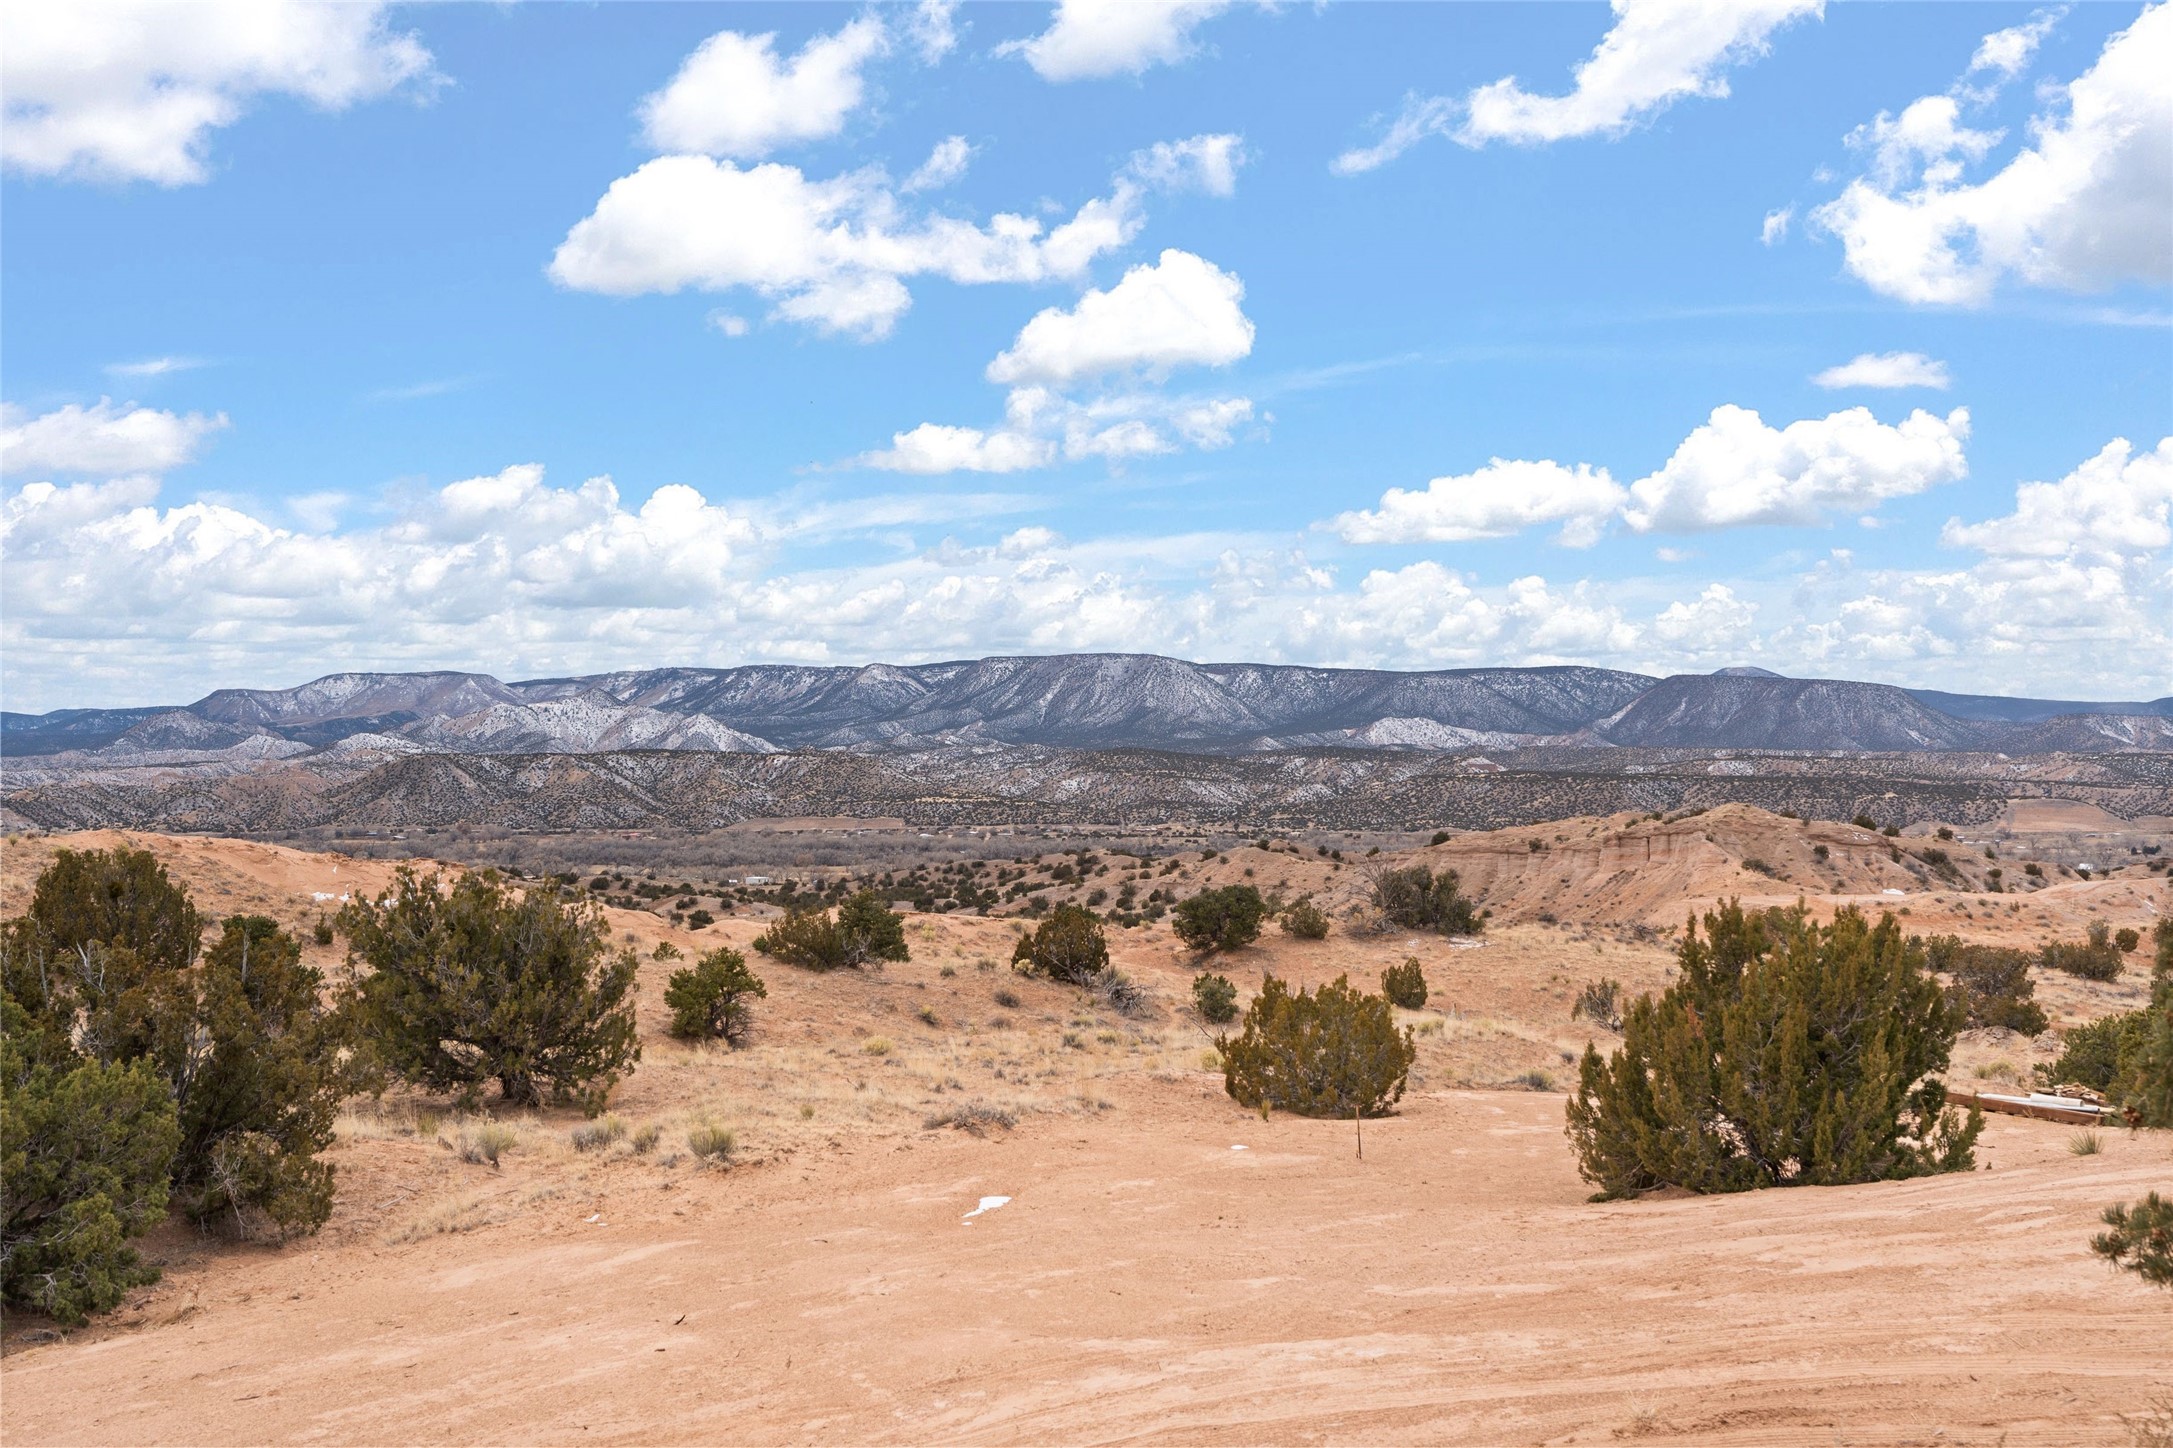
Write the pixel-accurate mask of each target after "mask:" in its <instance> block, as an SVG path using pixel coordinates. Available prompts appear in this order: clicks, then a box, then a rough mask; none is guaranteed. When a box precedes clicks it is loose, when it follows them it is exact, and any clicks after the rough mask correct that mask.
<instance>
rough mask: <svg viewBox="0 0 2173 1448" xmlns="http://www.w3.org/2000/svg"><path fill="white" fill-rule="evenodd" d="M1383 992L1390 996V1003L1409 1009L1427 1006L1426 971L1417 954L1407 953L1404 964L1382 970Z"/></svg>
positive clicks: (1413, 1009)
mask: <svg viewBox="0 0 2173 1448" xmlns="http://www.w3.org/2000/svg"><path fill="white" fill-rule="evenodd" d="M1381 994H1382V995H1384V996H1386V997H1388V1003H1389V1004H1390V1005H1392V1006H1400V1007H1402V1008H1403V1009H1404V1010H1407V1011H1415V1010H1419V1009H1422V1008H1423V1007H1424V1006H1425V1004H1426V972H1425V971H1423V970H1421V969H1419V963H1418V957H1417V956H1415V955H1407V956H1405V957H1404V960H1403V964H1401V965H1392V966H1390V967H1389V968H1388V969H1386V970H1384V971H1382V972H1381Z"/></svg>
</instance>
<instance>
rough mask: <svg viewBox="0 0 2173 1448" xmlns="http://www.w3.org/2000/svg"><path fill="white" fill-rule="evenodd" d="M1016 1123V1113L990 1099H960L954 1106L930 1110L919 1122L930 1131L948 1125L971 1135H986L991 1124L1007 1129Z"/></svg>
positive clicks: (1017, 1119)
mask: <svg viewBox="0 0 2173 1448" xmlns="http://www.w3.org/2000/svg"><path fill="white" fill-rule="evenodd" d="M1018 1124H1019V1118H1018V1113H1016V1112H1014V1111H1011V1110H1009V1109H1008V1108H1006V1107H1002V1106H998V1105H996V1104H995V1103H994V1102H990V1101H961V1102H959V1103H958V1104H957V1105H955V1106H946V1107H944V1108H943V1109H942V1110H941V1111H933V1112H930V1113H929V1114H928V1116H927V1117H926V1118H925V1119H924V1120H923V1121H922V1122H921V1125H922V1126H924V1127H926V1128H927V1129H928V1130H930V1131H937V1130H940V1129H941V1128H943V1127H946V1126H948V1127H950V1128H952V1129H953V1130H955V1131H963V1132H966V1133H968V1134H970V1135H973V1136H986V1135H987V1134H988V1129H989V1128H990V1127H992V1126H1000V1127H1002V1128H1003V1129H1004V1130H1006V1131H1009V1130H1010V1129H1011V1128H1012V1127H1014V1126H1016V1125H1018Z"/></svg>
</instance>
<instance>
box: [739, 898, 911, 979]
mask: <svg viewBox="0 0 2173 1448" xmlns="http://www.w3.org/2000/svg"><path fill="white" fill-rule="evenodd" d="M754 948H755V949H756V950H758V951H760V952H761V953H762V954H764V955H767V956H769V957H771V958H772V959H775V960H781V961H783V962H784V963H785V964H787V965H796V966H799V967H800V968H801V969H803V970H822V971H828V970H847V969H857V968H859V967H861V966H864V965H869V964H873V963H877V962H880V961H885V960H907V959H910V958H911V955H912V952H911V951H910V950H909V949H908V948H907V946H906V943H905V922H904V921H903V920H901V919H899V918H898V916H897V915H896V914H895V913H894V912H893V911H892V910H891V908H890V906H889V905H888V904H887V903H886V902H885V901H884V900H883V899H882V898H881V897H879V896H878V895H877V894H876V893H875V891H873V890H862V891H860V892H858V893H857V894H854V895H852V896H850V897H848V898H847V899H846V900H845V901H844V903H842V904H840V905H839V906H838V907H837V909H836V910H835V911H831V910H825V909H822V908H820V907H815V908H810V909H805V910H794V911H790V912H788V913H787V914H786V916H785V918H784V919H782V920H780V921H778V922H777V923H776V924H775V925H772V926H771V927H770V928H769V929H767V930H765V931H763V932H762V933H761V934H760V935H757V936H756V937H755V938H754Z"/></svg>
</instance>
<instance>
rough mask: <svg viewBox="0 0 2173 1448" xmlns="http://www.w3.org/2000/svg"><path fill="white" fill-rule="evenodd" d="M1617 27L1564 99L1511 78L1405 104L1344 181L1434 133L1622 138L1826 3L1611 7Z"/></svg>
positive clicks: (1340, 166) (1646, 0) (1517, 140)
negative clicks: (1458, 93) (1532, 89)
mask: <svg viewBox="0 0 2173 1448" xmlns="http://www.w3.org/2000/svg"><path fill="white" fill-rule="evenodd" d="M1613 9H1614V13H1615V23H1614V25H1613V26H1612V27H1611V28H1610V29H1609V30H1608V32H1607V34H1606V35H1605V36H1603V37H1602V38H1601V40H1600V43H1599V45H1598V47H1597V48H1596V49H1594V50H1593V52H1592V55H1591V57H1590V58H1589V59H1587V60H1585V61H1583V62H1581V63H1580V64H1579V65H1578V66H1577V68H1576V71H1575V74H1574V80H1575V84H1574V85H1573V86H1572V88H1571V89H1570V91H1569V92H1568V93H1567V94H1566V95H1542V94H1534V93H1532V92H1530V91H1527V90H1526V89H1525V88H1524V87H1523V85H1522V84H1521V83H1520V82H1519V81H1518V80H1517V78H1516V77H1515V76H1505V77H1503V78H1502V79H1500V80H1497V81H1493V82H1491V83H1489V84H1487V85H1483V86H1479V87H1478V88H1476V89H1475V90H1473V91H1471V92H1470V93H1469V94H1467V95H1465V96H1463V97H1461V98H1451V97H1447V96H1411V97H1408V98H1407V99H1406V100H1405V102H1404V106H1403V110H1402V112H1401V113H1400V114H1399V115H1398V116H1397V117H1396V119H1395V120H1394V121H1392V122H1391V123H1390V124H1389V127H1388V130H1387V133H1386V134H1385V135H1384V136H1383V137H1382V139H1381V140H1380V141H1378V142H1376V143H1375V144H1374V145H1372V146H1366V147H1359V148H1356V149H1353V150H1350V151H1346V152H1344V153H1343V154H1342V155H1341V156H1339V157H1337V158H1336V161H1335V169H1336V170H1338V171H1341V172H1343V173H1345V174H1350V173H1354V172H1359V171H1370V170H1373V169H1374V168H1375V167H1378V166H1381V165H1384V164H1386V163H1387V162H1389V161H1391V160H1394V159H1395V158H1396V157H1397V156H1399V155H1401V154H1402V153H1403V152H1404V151H1406V150H1408V149H1410V148H1411V147H1412V146H1414V145H1416V144H1417V143H1418V142H1419V141H1421V140H1424V139H1425V138H1426V137H1428V136H1431V135H1448V136H1451V137H1453V138H1454V139H1455V140H1457V141H1458V142H1460V143H1461V144H1463V145H1466V146H1473V147H1477V146H1485V145H1488V144H1490V143H1492V142H1495V141H1506V142H1510V143H1512V144H1515V145H1546V144H1549V143H1551V142H1554V141H1563V140H1569V139H1572V138H1575V137H1581V136H1619V135H1622V134H1623V133H1625V132H1627V131H1629V130H1630V129H1631V128H1633V127H1634V126H1636V125H1638V124H1639V123H1640V122H1642V121H1645V120H1648V119H1650V118H1651V117H1652V116H1654V115H1657V114H1658V113H1659V112H1661V111H1663V110H1665V109H1667V108H1668V107H1669V106H1671V105H1673V104H1675V102H1677V101H1679V100H1683V99H1686V98H1689V97H1705V98H1717V97H1722V96H1725V95H1727V94H1728V80H1727V75H1726V72H1727V71H1728V70H1729V69H1730V68H1731V67H1734V66H1736V65H1740V64H1742V63H1743V62H1745V61H1748V60H1751V59H1753V58H1755V57H1757V56H1760V55H1763V54H1764V53H1765V52H1766V50H1767V48H1768V42H1769V41H1770V39H1771V37H1772V35H1773V33H1774V32H1775V31H1776V30H1778V29H1780V28H1781V27H1782V26H1784V25H1786V24H1787V23H1789V22H1790V21H1792V20H1796V19H1799V18H1801V17H1803V16H1806V15H1818V14H1821V13H1822V12H1823V10H1824V4H1823V0H1725V3H1715V0H1613Z"/></svg>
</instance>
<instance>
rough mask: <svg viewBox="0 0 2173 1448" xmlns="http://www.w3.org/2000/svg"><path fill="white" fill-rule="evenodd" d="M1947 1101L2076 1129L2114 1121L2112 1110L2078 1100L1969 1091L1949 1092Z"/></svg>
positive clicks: (1957, 1104)
mask: <svg viewBox="0 0 2173 1448" xmlns="http://www.w3.org/2000/svg"><path fill="white" fill-rule="evenodd" d="M1947 1100H1948V1101H1950V1102H1952V1103H1953V1104H1954V1105H1956V1106H1975V1107H1977V1108H1979V1109H1980V1110H1984V1111H1997V1112H2001V1113H2003V1114H2005V1115H2008V1116H2029V1117H2034V1118H2035V1119H2037V1120H2039V1121H2065V1122H2068V1123H2070V1124H2072V1125H2076V1126H2096V1125H2098V1124H2100V1123H2101V1122H2104V1121H2108V1120H2112V1119H2114V1114H2113V1113H2112V1112H2111V1111H2108V1110H2105V1109H2103V1108H2101V1107H2096V1106H2091V1105H2089V1104H2088V1103H2086V1102H2081V1101H2078V1102H2076V1103H2075V1104H2074V1105H2072V1106H2067V1105H2060V1104H2057V1103H2054V1102H2051V1101H2033V1100H2031V1099H2029V1098H2027V1097H2022V1096H1978V1095H1973V1094H1971V1093H1970V1092H1967V1091H1949V1092H1948V1093H1947Z"/></svg>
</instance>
